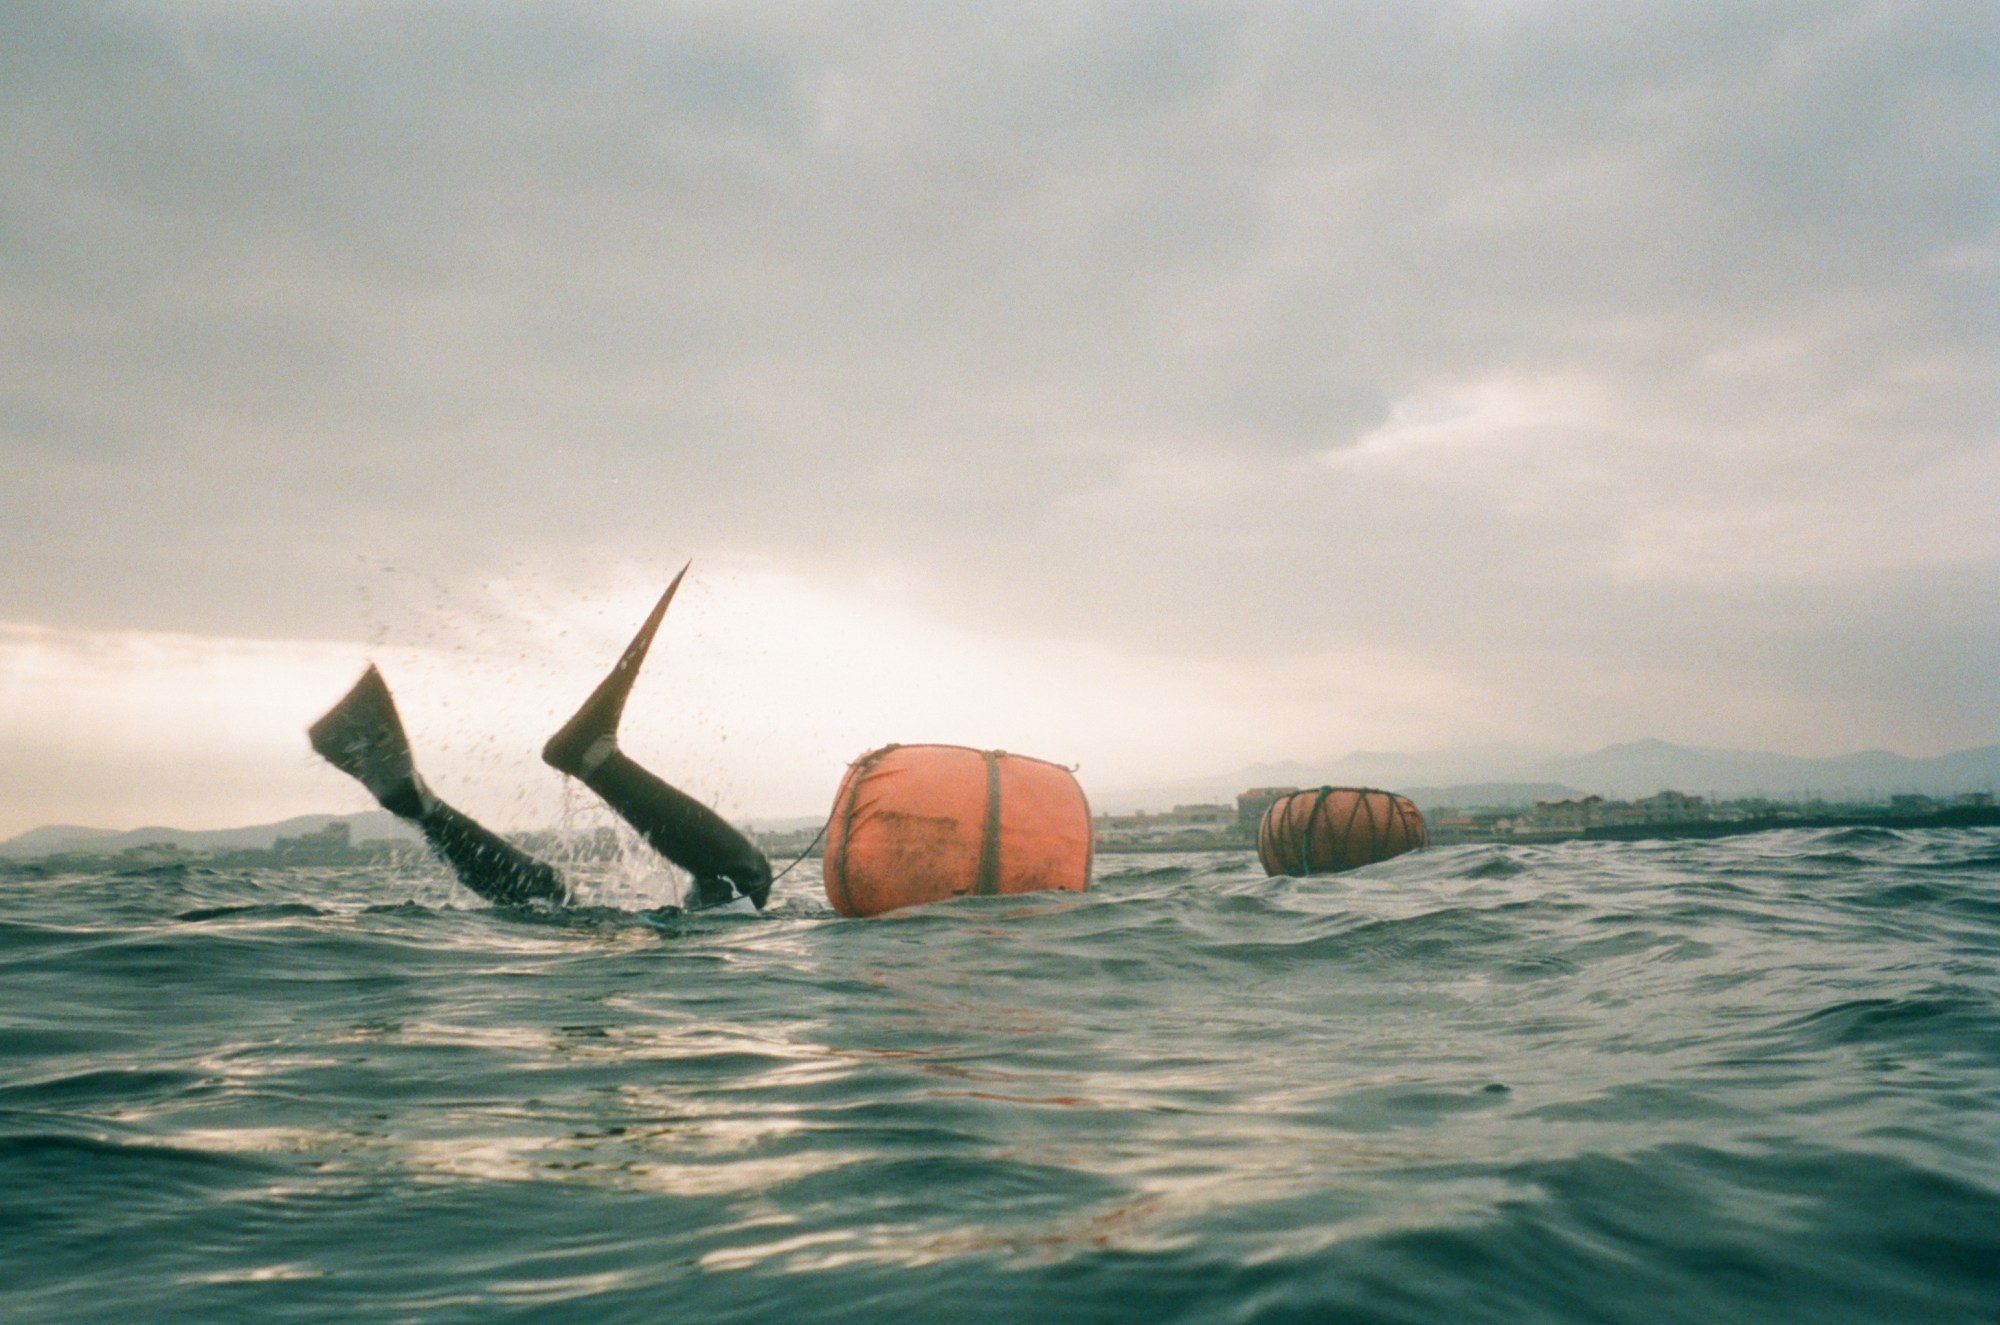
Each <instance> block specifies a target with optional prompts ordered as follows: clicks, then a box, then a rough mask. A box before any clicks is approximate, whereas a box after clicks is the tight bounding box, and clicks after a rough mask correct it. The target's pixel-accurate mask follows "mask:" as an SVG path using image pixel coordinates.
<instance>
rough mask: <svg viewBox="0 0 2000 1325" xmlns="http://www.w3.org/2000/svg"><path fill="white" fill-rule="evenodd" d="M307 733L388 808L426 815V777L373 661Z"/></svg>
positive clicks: (407, 815)
mask: <svg viewBox="0 0 2000 1325" xmlns="http://www.w3.org/2000/svg"><path fill="white" fill-rule="evenodd" d="M306 737H307V739H308V740H310V741H311V742H312V748H313V749H314V750H316V751H318V752H319V754H320V757H321V758H323V759H325V760H326V761H327V762H328V763H329V764H332V765H333V766H334V767H335V768H337V769H339V770H340V771H341V772H343V773H345V774H347V775H348V776H349V777H351V778H353V779H355V780H356V781H357V782H359V783H360V784H361V785H362V786H364V787H366V788H368V790H369V793H370V794H371V795H373V796H374V797H375V799H376V800H377V801H378V802H379V803H380V804H381V806H382V808H383V809H385V810H388V811H389V812H390V813H392V814H397V815H401V816H402V817H403V818H405V819H416V818H420V817H421V816H422V815H423V813H424V809H425V804H424V801H425V797H424V787H423V779H422V778H420V777H418V776H417V766H416V762H415V760H413V759H412V758H411V757H410V740H409V737H408V736H406V735H404V733H403V720H402V718H401V717H400V716H398V715H397V713H396V700H395V698H394V696H392V695H390V693H389V685H388V683H387V682H386V681H384V680H383V679H382V673H381V672H379V671H377V670H376V669H375V666H374V664H373V663H371V664H369V667H368V670H367V671H365V672H363V673H362V674H361V679H360V680H359V681H356V682H355V683H354V688H353V689H352V690H349V691H348V692H347V694H346V695H344V696H342V698H341V700H340V702H339V703H337V704H335V705H334V706H333V707H332V708H330V709H328V710H327V711H326V716H324V717H322V718H321V719H320V720H319V721H318V722H315V723H314V724H313V725H312V726H310V727H308V728H306Z"/></svg>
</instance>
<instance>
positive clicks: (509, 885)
mask: <svg viewBox="0 0 2000 1325" xmlns="http://www.w3.org/2000/svg"><path fill="white" fill-rule="evenodd" d="M403 817H404V818H407V819H409V820H410V821H411V822H412V823H414V824H416V826H417V827H418V828H421V829H422V830H423V834H424V841H426V842H428V843H430V845H431V849H432V850H433V851H435V852H437V853H438V854H439V855H440V856H443V857H444V859H445V862H446V863H447V864H449V865H450V866H451V867H452V869H453V870H454V871H455V872H456V873H457V875H458V881H459V882H460V883H462V884H464V885H465V886H466V887H468V888H470V889H471V890H472V891H473V892H475V893H478V894H479V895H480V896H481V897H484V898H485V899H486V900H487V901H489V902H492V903H494V904H495V905H497V906H519V905H520V904H521V903H523V902H529V901H534V900H536V899H540V900H542V901H548V902H561V901H562V900H563V899H564V898H565V897H567V896H568V895H569V889H568V888H566V887H565V886H564V885H563V881H562V876H561V875H560V874H557V873H556V872H555V870H554V869H553V868H552V867H550V866H548V865H545V864H543V863H542V862H541V861H539V860H536V859H535V858H534V857H533V856H531V855H529V854H528V853H527V852H525V851H523V850H521V849H520V848H519V847H517V846H515V845H514V844H513V843H511V842H509V841H507V840H506V839H505V838H503V837H501V836H500V835H499V834H498V833H496V832H494V831H493V830H492V829H490V828H487V827H485V826H484V825H483V824H480V823H479V822H478V821H477V820H475V819H473V818H472V817H471V816H470V815H467V814H462V813H460V812H459V811H457V810H454V809H453V808H452V807H451V806H449V805H446V804H445V803H444V802H443V801H441V800H437V799H436V798H432V799H431V801H430V804H429V806H428V807H427V808H426V809H425V810H424V811H423V812H422V813H421V814H417V815H405V816H403Z"/></svg>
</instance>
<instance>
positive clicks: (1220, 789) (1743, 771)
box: [1092, 740, 2000, 810]
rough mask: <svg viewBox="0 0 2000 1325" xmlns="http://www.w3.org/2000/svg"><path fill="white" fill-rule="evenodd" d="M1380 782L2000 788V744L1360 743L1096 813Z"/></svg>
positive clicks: (1433, 792) (1417, 790)
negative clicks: (1562, 750)
mask: <svg viewBox="0 0 2000 1325" xmlns="http://www.w3.org/2000/svg"><path fill="white" fill-rule="evenodd" d="M1325 783H1331V784H1333V785H1336V786H1375V787H1386V788H1388V789H1390V790H1392V791H1402V792H1404V793H1405V794H1408V795H1410V796H1411V797H1413V798H1414V799H1416V800H1417V801H1418V803H1420V804H1428V805H1454V804H1455V805H1473V804H1505V803H1517V804H1518V803H1525V802H1526V801H1532V800H1534V799H1535V798H1536V797H1538V796H1554V795H1583V794H1589V793H1595V794H1597V795H1601V796H1607V797H1612V798H1615V799H1622V800H1629V799H1631V798H1633V797H1635V796H1650V795H1652V794H1653V793H1654V792H1657V791H1663V790H1668V789H1672V790H1675V791H1684V792H1689V793H1691V794H1694V795H1701V796H1715V797H1725V798H1738V797H1747V796H1768V797H1770V798H1772V799H1774V800H1799V799H1805V798H1807V797H1812V796H1818V797H1824V798H1826V799H1828V800H1850V799H1852V800H1861V799H1871V798H1877V797H1883V796H1890V795H1901V794H1918V795H1933V796H1940V795H1954V794H1956V793H1959V792H1966V791H1994V790H1996V789H2000V746H1982V747H1979V748H1976V749H1970V750H1957V751H1953V752H1952V753H1950V754H1943V755H1936V756H1933V757H1930V758H1921V759H1919V758H1911V757H1909V756H1907V755H1899V754H1895V753H1892V752H1890V751H1887V750H1863V751H1859V752H1857V753H1854V754H1847V755H1836V756H1830V757H1826V758H1812V757H1808V756H1802V755H1781V754H1769V753H1765V752H1761V751H1753V750H1717V749H1705V748H1701V747H1696V746H1685V745H1675V744H1673V743H1672V742H1669V741H1660V740H1641V741H1628V742H1624V743H1621V744H1618V745H1608V746H1605V747H1604V748H1603V749H1601V750H1595V751H1591V752H1590V753H1588V754H1580V755H1565V754H1552V753H1549V752H1546V751H1533V750H1526V749H1522V748H1519V747H1511V746H1479V747H1455V748H1448V749H1444V750H1435V751H1430V752H1427V753H1423V754H1398V753H1387V752H1381V751H1368V750H1359V751H1355V752H1354V753H1352V754H1349V755H1344V756H1342V757H1340V758H1338V759H1326V760H1318V761H1313V762H1303V761H1285V762H1282V763H1262V764H1251V765H1248V766H1246V767H1244V768H1240V769H1238V770H1236V771H1235V772H1233V773H1222V774H1213V775H1209V776H1206V777H1201V778H1190V779H1186V780H1184V781H1179V782H1171V783H1159V784H1155V785H1152V786H1136V787H1124V788H1115V789H1108V790H1105V791H1102V792H1099V793H1096V794H1094V795H1093V798H1092V801H1093V805H1094V806H1095V807H1096V808H1099V809H1103V810H1124V809H1148V810H1152V809H1166V808H1168V807H1170V806H1172V805H1177V804H1189V803H1194V802H1201V801H1226V800H1230V799H1232V798H1234V797H1235V795H1236V794H1237V793H1238V792H1240V791H1244V790H1247V789H1249V788H1251V787H1279V786H1296V787H1306V786H1319V785H1321V784H1325Z"/></svg>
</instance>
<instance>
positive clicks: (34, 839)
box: [0, 810, 422, 860]
mask: <svg viewBox="0 0 2000 1325" xmlns="http://www.w3.org/2000/svg"><path fill="white" fill-rule="evenodd" d="M336 820H343V821H345V822H346V823H347V825H348V832H349V834H350V835H351V836H352V837H353V840H354V841H356V842H372V841H379V840H389V841H398V842H417V841H421V840H422V839H421V838H420V837H419V836H418V834H417V831H416V830H415V829H413V828H411V827H410V826H409V825H407V824H405V823H404V822H403V821H402V820H400V819H398V818H396V816H395V815H393V814H390V813H389V812H388V811H386V810H369V811H367V812H366V813H364V814H305V815H300V816H298V817H297V818H293V819H286V820H284V821H283V822H281V823H274V824H258V825H256V826H254V827H251V828H214V829H205V830H203V829H185V828H134V829H131V830H130V831H128V832H115V831H113V830H111V829H106V828H80V827H76V826H74V825H68V824H63V825H55V826H51V827H47V828H31V829H29V830H28V831H27V832H25V833H22V834H21V835H20V836H19V837H13V838H9V839H8V840H7V841H5V842H0V857H4V858H7V859H11V860H26V859H31V858H33V857H36V856H53V855H60V854H62V853H65V852H78V851H87V852H90V853H91V854H93V855H97V854H102V855H114V854H116V853H117V852H120V851H123V850H125V849H126V848H127V847H137V846H158V845H162V844H171V845H174V846H180V847H186V848H187V849H188V850H190V851H232V850H233V851H264V850H268V849H269V848H270V846H271V844H272V843H273V842H276V841H277V840H278V839H279V838H281V837H302V836H304V835H305V834H307V833H316V832H318V831H320V830H321V829H323V828H325V827H326V826H327V825H328V824H330V823H333V822H334V821H336Z"/></svg>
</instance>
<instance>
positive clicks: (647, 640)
mask: <svg viewBox="0 0 2000 1325" xmlns="http://www.w3.org/2000/svg"><path fill="white" fill-rule="evenodd" d="M686 574H687V567H686V566H683V567H681V572H680V574H679V575H676V576H674V582H673V583H672V584H670V585H668V586H667V591H666V592H665V593H664V594H661V595H660V601H659V602H658V603H656V604H654V606H653V610H652V612H651V613H649V614H648V615H647V617H646V620H645V622H644V623H643V624H642V625H641V626H640V627H639V633H638V634H637V635H634V636H633V637H632V642H631V643H630V644H628V645H627V646H626V647H625V652H624V654H623V655H622V656H621V657H620V658H619V659H618V662H617V665H616V666H614V667H613V668H612V669H611V672H610V674H609V675H608V676H606V677H605V678H604V680H603V681H601V682H599V683H598V686H597V689H595V690H593V691H592V692H591V694H590V698H588V699H586V700H584V701H583V707H582V708H580V709H578V710H577V711H576V714H575V716H573V717H572V718H570V720H569V721H568V722H566V723H564V724H563V726H562V730H560V731H558V732H557V733H556V734H555V735H554V736H552V737H550V738H549V743H548V744H547V745H546V746H544V747H543V749H542V759H543V760H544V761H545V762H547V763H548V764H549V765H550V767H552V768H555V769H558V770H560V771H561V772H564V773H567V774H569V775H570V776H571V777H574V778H577V779H580V780H581V781H582V782H583V784H584V785H585V786H587V787H589V788H590V789H591V790H592V791H594V792H596V793H597V794H598V795H599V796H602V797H603V798H604V802H605V804H607V805H609V806H610V807H611V808H612V809H613V810H616V811H617V812H618V814H619V815H620V816H621V817H622V818H623V819H624V820H625V822H627V823H629V824H631V825H632V826H633V827H634V828H636V829H638V830H639V833H640V835H641V836H643V837H644V838H645V839H646V842H647V844H648V845H650V846H651V847H652V848H653V850H655V851H657V852H659V853H660V854H661V855H663V856H665V857H666V858H667V859H668V860H671V861H672V862H673V863H674V864H676V865H678V866H680V867H681V868H682V869H684V870H686V871H688V873H690V874H692V875H693V876H694V888H695V899H696V901H697V903H698V904H700V905H704V906H708V905H713V904H715V903H716V902H719V901H726V900H728V897H729V890H730V889H731V888H732V887H733V888H734V889H735V890H736V891H738V892H741V893H742V894H743V895H744V896H745V897H748V898H749V899H750V900H751V901H752V902H754V903H756V905H757V906H758V907H759V908H760V909H761V908H762V907H763V905H764V903H765V902H766V901H767V900H768V899H769V897H770V895H771V862H770V861H768V860H766V859H765V858H764V853H763V852H761V851H759V850H758V849H757V848H756V847H755V846H753V845H751V842H750V839H749V838H747V837H745V836H743V834H742V833H740V832H738V831H737V830H736V829H734V828H732V827H730V826H729V824H728V823H727V822H726V821H725V820H724V819H723V818H722V816H721V815H719V814H717V813H716V812H715V811H714V810H711V809H709V808H708V807H707V806H706V805H703V804H702V803H701V802H700V801H698V800H696V799H695V798H694V797H692V796H690V795H688V794H687V793H686V792H684V791H682V790H680V789H679V788H677V787H673V786H670V785H668V784H667V783H666V782H664V781H662V780H661V779H659V778H657V777H655V776H654V775H653V774H651V773H649V772H647V771H646V770H645V769H643V768H641V767H640V766H639V765H637V764H635V763H633V762H632V761H631V760H630V759H628V758H626V757H625V754H624V752H623V751H621V750H619V748H618V720H619V718H620V717H621V716H622V715H623V714H624V712H625V699H626V697H627V696H628V695H630V694H631V693H632V684H633V682H635V681H637V680H638V679H639V665H640V664H641V663H643V662H644V661H645V660H646V651H647V650H648V649H650V648H651V647H652V644H653V636H654V635H655V634H656V633H658V631H659V628H660V621H661V619H662V618H663V617H665V616H666V614H667V605H668V604H669V603H671V602H673V600H674V592H675V591H676V590H677V589H679V588H680V587H681V579H682V578H683V577H684V576H685V575H686Z"/></svg>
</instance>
